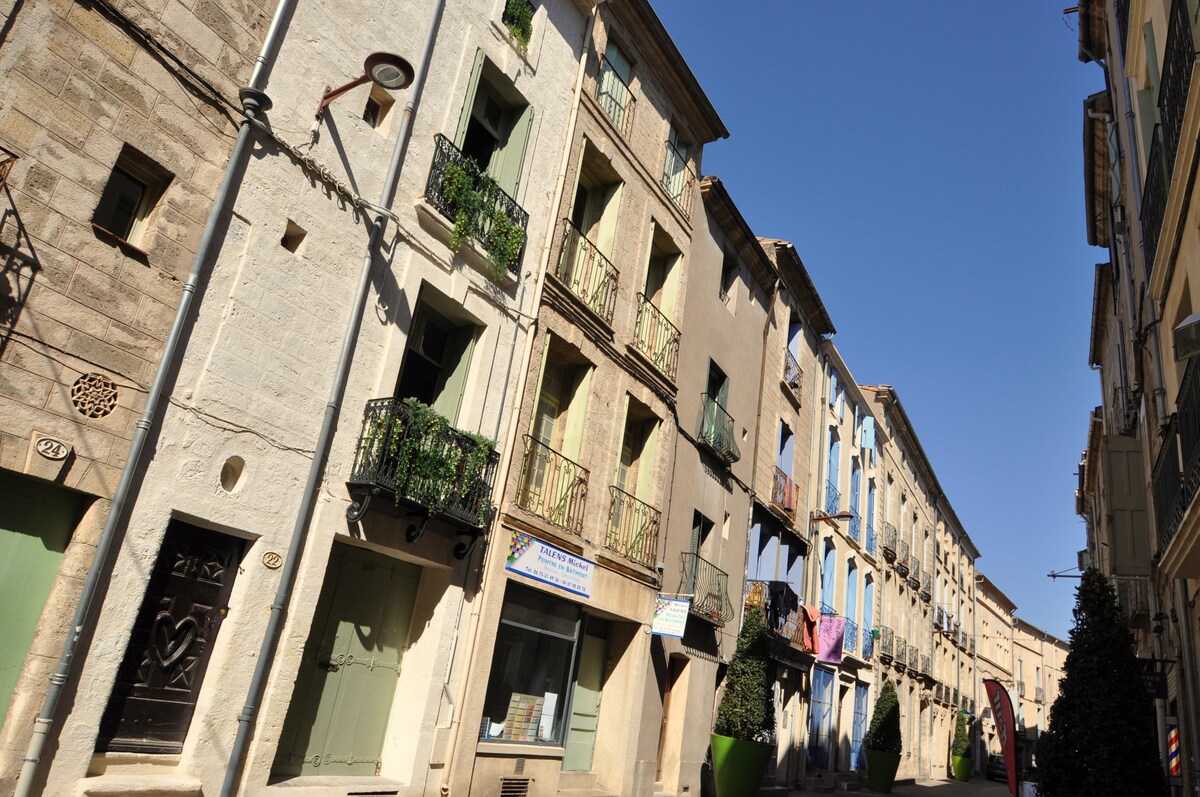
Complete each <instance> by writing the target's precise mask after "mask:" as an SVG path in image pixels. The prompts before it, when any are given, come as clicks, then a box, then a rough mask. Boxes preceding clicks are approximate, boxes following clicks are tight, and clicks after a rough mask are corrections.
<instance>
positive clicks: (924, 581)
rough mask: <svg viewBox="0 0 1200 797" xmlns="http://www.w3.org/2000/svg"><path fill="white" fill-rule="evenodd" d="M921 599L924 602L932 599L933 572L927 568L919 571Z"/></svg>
mask: <svg viewBox="0 0 1200 797" xmlns="http://www.w3.org/2000/svg"><path fill="white" fill-rule="evenodd" d="M921 600H923V601H925V602H926V603H929V602H930V601H931V600H933V573H931V572H930V571H928V570H926V571H925V572H923V573H921Z"/></svg>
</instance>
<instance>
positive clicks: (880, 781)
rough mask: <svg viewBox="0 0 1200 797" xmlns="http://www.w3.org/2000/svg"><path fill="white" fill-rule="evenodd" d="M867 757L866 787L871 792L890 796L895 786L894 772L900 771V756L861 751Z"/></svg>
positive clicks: (874, 751)
mask: <svg viewBox="0 0 1200 797" xmlns="http://www.w3.org/2000/svg"><path fill="white" fill-rule="evenodd" d="M863 754H864V755H866V757H867V786H869V787H870V788H871V791H877V792H880V793H882V794H891V793H892V786H894V785H896V770H898V769H900V754H899V753H885V752H883V751H882V750H863Z"/></svg>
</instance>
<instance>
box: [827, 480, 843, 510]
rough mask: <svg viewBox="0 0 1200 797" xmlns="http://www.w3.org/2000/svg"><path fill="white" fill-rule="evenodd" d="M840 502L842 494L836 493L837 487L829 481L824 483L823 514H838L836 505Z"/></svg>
mask: <svg viewBox="0 0 1200 797" xmlns="http://www.w3.org/2000/svg"><path fill="white" fill-rule="evenodd" d="M841 502H842V494H841V493H840V492H838V488H837V485H835V484H834V483H833V482H831V481H826V482H825V514H827V515H836V514H837V513H838V504H840V503H841Z"/></svg>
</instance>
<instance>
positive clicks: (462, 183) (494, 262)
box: [442, 159, 525, 280]
mask: <svg viewBox="0 0 1200 797" xmlns="http://www.w3.org/2000/svg"><path fill="white" fill-rule="evenodd" d="M499 190H500V189H499V188H498V187H497V186H496V184H495V182H494V181H493V180H492V178H491V177H489V176H488V175H486V174H481V173H480V171H479V168H478V167H477V166H476V165H475V162H474V161H471V160H469V159H468V160H467V161H466V162H465V163H456V162H453V161H451V162H450V163H447V164H446V166H445V168H444V170H443V172H442V195H443V196H444V197H445V201H446V206H447V208H448V210H449V214H448V215H450V216H452V217H453V219H454V229H453V230H451V232H450V241H449V246H450V250H451V251H452V252H457V251H458V250H459V249H461V248H462V245H463V244H464V243H466V242H467V241H468V240H469V239H471V238H474V239H476V240H478V241H479V242H480V243H481V244H483V248H484V251H486V252H487V254H488V263H489V265H490V266H491V267H492V274H491V276H492V278H493V279H495V280H499V279H501V278H503V277H504V275H505V274H506V273H507V272H508V271H510V270H511V269H512V267H513V266H514V265H515V264H516V262H517V258H519V257H520V255H521V249H522V247H524V246H525V230H524V228H523V227H522V226H521V225H520V224H517V223H516V222H515V221H513V220H512V219H511V218H510V217H509V216H508V214H507V213H505V212H504V211H503V210H502V209H501V208H495V209H493V210H492V212H491V215H490V216H486V218H487V220H488V225H487V230H486V232H485V230H484V227H483V219H484V218H485V215H486V207H487V204H488V194H489V192H491V191H499Z"/></svg>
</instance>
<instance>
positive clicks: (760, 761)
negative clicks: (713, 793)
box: [711, 733, 775, 797]
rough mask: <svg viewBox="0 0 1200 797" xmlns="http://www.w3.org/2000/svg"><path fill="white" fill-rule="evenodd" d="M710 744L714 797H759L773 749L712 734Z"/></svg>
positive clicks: (764, 745) (771, 746) (766, 745)
mask: <svg viewBox="0 0 1200 797" xmlns="http://www.w3.org/2000/svg"><path fill="white" fill-rule="evenodd" d="M711 743H712V758H713V780H714V781H716V785H717V797H758V790H759V788H760V787H761V786H762V782H763V777H764V776H765V775H766V774H767V763H768V762H769V761H770V760H771V754H772V753H773V752H775V745H773V744H764V743H763V742H743V741H741V740H740V739H731V738H730V737H728V736H718V735H717V734H715V733H714V734H712V737H711Z"/></svg>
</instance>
